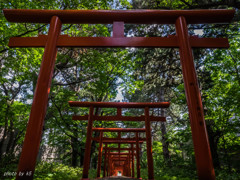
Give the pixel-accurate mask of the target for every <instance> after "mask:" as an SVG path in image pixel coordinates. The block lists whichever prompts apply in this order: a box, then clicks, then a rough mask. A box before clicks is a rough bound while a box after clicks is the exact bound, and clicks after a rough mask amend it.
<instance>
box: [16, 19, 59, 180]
mask: <svg viewBox="0 0 240 180" xmlns="http://www.w3.org/2000/svg"><path fill="white" fill-rule="evenodd" d="M60 31H61V21H60V19H59V18H58V17H56V16H54V17H52V18H51V23H50V28H49V32H48V34H49V36H48V37H49V38H48V40H47V41H46V44H45V45H46V46H45V51H44V55H43V60H42V64H41V68H40V72H39V75H38V81H37V85H36V89H35V93H34V98H33V103H32V108H31V113H30V117H29V121H28V125H27V131H26V135H25V139H24V143H23V148H22V153H21V157H20V160H19V164H18V172H17V177H16V179H33V174H34V170H35V165H36V160H37V155H38V149H39V145H40V140H41V136H42V128H43V122H44V118H45V115H46V110H47V103H48V94H49V92H50V86H51V82H52V74H53V70H54V64H55V60H56V56H57V46H56V44H57V38H58V36H59V34H60ZM20 173H21V174H23V175H22V176H21V175H20ZM27 174H28V175H27Z"/></svg>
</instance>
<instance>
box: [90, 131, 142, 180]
mask: <svg viewBox="0 0 240 180" xmlns="http://www.w3.org/2000/svg"><path fill="white" fill-rule="evenodd" d="M92 131H100V135H99V138H92V140H96V141H98V142H99V152H98V168H97V178H98V177H100V172H101V161H102V159H101V157H102V143H104V140H121V139H122V140H125V141H127V140H134V141H135V142H136V148H134V147H133V144H131V148H120V143H118V148H108V147H107V145H108V143H107V142H106V143H105V148H104V150H105V154H104V171H103V177H105V176H106V173H105V170H106V162H107V159H108V158H107V157H108V155H109V154H110V152H107V151H111V150H113V151H118V152H119V154H120V151H126V150H128V151H131V152H132V154H131V155H132V177H133V178H134V155H135V156H136V160H137V178H138V179H139V178H140V157H139V151H140V148H139V141H140V142H142V141H146V138H139V137H138V133H140V132H146V129H145V128H93V129H92ZM103 132H118V138H102V137H103ZM121 132H135V138H121V134H120V133H121ZM116 143H117V141H116ZM135 150H136V154H134V151H135ZM122 155H123V154H122ZM119 157H120V155H119Z"/></svg>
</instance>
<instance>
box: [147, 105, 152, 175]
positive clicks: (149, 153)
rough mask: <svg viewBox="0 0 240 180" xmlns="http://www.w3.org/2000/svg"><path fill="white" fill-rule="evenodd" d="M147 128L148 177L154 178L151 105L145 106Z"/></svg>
mask: <svg viewBox="0 0 240 180" xmlns="http://www.w3.org/2000/svg"><path fill="white" fill-rule="evenodd" d="M145 128H146V141H147V159H148V179H149V180H150V179H154V174H153V157H152V138H151V126H150V119H149V107H145Z"/></svg>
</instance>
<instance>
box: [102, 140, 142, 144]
mask: <svg viewBox="0 0 240 180" xmlns="http://www.w3.org/2000/svg"><path fill="white" fill-rule="evenodd" d="M144 142H145V141H139V143H140V144H142V143H144ZM103 143H104V144H105V143H108V144H118V143H121V144H132V143H133V144H135V143H136V141H128V140H104V141H103Z"/></svg>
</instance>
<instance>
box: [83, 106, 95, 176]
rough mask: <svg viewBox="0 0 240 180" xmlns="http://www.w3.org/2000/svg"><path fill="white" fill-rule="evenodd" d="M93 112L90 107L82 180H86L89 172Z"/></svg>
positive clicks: (92, 108)
mask: <svg viewBox="0 0 240 180" xmlns="http://www.w3.org/2000/svg"><path fill="white" fill-rule="evenodd" d="M93 111H94V107H93V106H90V107H89V115H88V127H87V139H86V144H85V152H84V161H83V178H82V179H88V170H89V165H90V158H91V157H90V155H91V143H92V126H93Z"/></svg>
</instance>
